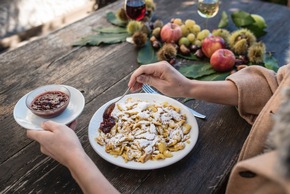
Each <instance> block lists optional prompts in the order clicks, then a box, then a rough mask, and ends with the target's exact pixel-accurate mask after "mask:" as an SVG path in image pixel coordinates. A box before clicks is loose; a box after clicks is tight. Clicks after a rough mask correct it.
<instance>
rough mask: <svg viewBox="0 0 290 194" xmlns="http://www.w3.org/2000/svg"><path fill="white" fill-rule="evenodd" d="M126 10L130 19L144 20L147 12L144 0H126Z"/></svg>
mask: <svg viewBox="0 0 290 194" xmlns="http://www.w3.org/2000/svg"><path fill="white" fill-rule="evenodd" d="M125 10H126V14H127V16H128V18H129V19H131V20H137V21H139V20H142V19H143V18H144V16H145V14H146V4H145V1H144V0H125Z"/></svg>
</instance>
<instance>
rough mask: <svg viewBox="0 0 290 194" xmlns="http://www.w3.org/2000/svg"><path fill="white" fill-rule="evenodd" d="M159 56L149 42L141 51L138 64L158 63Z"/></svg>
mask: <svg viewBox="0 0 290 194" xmlns="http://www.w3.org/2000/svg"><path fill="white" fill-rule="evenodd" d="M157 61H158V59H157V56H156V52H155V50H154V48H153V47H152V45H151V43H150V41H149V40H147V42H146V44H145V45H144V46H143V47H142V48H140V49H139V51H138V56H137V62H138V63H139V64H149V63H155V62H157Z"/></svg>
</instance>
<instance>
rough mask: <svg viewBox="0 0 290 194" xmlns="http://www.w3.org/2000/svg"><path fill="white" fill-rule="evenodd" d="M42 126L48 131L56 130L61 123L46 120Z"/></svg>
mask: <svg viewBox="0 0 290 194" xmlns="http://www.w3.org/2000/svg"><path fill="white" fill-rule="evenodd" d="M41 128H43V129H44V130H47V131H54V130H56V129H58V128H59V123H56V122H54V121H44V122H43V123H42V124H41Z"/></svg>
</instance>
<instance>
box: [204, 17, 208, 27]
mask: <svg viewBox="0 0 290 194" xmlns="http://www.w3.org/2000/svg"><path fill="white" fill-rule="evenodd" d="M207 22H208V18H206V19H205V25H204V27H205V28H204V29H207Z"/></svg>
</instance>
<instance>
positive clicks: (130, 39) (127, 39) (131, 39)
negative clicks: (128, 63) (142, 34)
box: [126, 36, 134, 44]
mask: <svg viewBox="0 0 290 194" xmlns="http://www.w3.org/2000/svg"><path fill="white" fill-rule="evenodd" d="M126 42H129V43H131V44H134V41H133V38H132V37H131V36H130V37H127V38H126Z"/></svg>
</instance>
